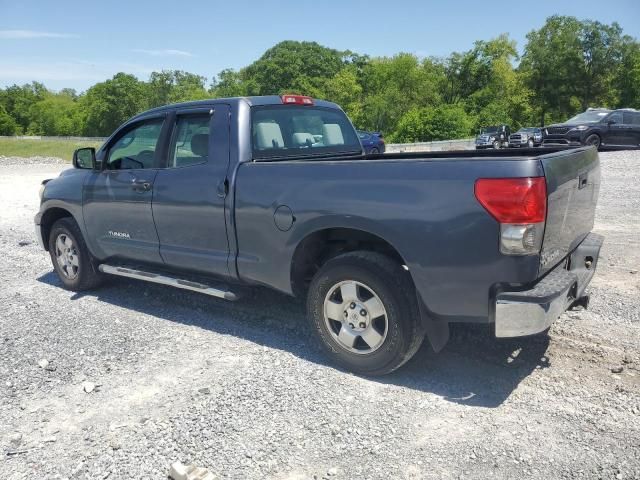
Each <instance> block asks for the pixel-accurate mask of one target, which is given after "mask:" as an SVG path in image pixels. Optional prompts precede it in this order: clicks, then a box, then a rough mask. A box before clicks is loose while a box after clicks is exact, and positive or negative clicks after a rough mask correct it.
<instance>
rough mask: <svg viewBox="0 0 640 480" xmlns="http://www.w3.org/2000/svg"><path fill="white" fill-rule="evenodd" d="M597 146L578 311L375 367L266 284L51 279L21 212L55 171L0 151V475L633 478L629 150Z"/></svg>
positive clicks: (634, 330) (638, 255) (639, 404)
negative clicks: (353, 366) (220, 295)
mask: <svg viewBox="0 0 640 480" xmlns="http://www.w3.org/2000/svg"><path fill="white" fill-rule="evenodd" d="M601 158H602V166H603V185H602V189H601V193H600V204H599V207H598V213H597V222H596V229H595V230H596V231H597V232H599V233H602V234H604V235H605V236H606V243H605V246H604V248H603V251H602V254H601V258H600V263H599V267H598V269H599V270H598V273H597V275H596V276H595V278H594V280H593V282H592V286H591V288H590V293H591V294H592V303H591V306H590V309H589V310H587V311H579V312H577V311H573V312H568V313H566V314H564V315H563V316H562V317H561V319H560V320H559V321H558V322H556V324H555V325H554V326H553V327H552V329H551V331H550V333H549V335H548V336H546V335H543V336H537V337H533V338H528V339H520V340H507V341H497V340H495V339H492V338H491V337H490V335H489V334H488V332H487V331H486V329H484V328H470V327H457V328H455V329H454V330H453V338H452V341H451V342H450V343H449V345H448V346H447V347H446V348H445V350H444V351H443V352H441V353H440V354H438V355H435V354H433V353H432V352H430V351H429V349H428V347H426V346H425V347H423V348H422V350H421V351H420V352H419V353H418V354H417V355H416V356H415V357H414V359H413V360H411V362H409V363H408V364H407V365H406V366H405V367H404V368H402V369H401V370H400V371H398V372H396V373H394V374H392V375H390V376H387V377H384V378H381V379H367V378H361V377H357V376H354V375H351V374H348V373H344V372H341V371H339V370H336V369H335V368H333V367H332V366H330V365H327V364H326V362H325V361H324V359H323V357H322V355H321V354H320V352H319V351H318V350H317V349H316V348H315V347H314V346H313V345H312V344H311V342H310V339H309V338H308V335H307V332H306V328H305V323H304V322H303V316H304V307H303V305H302V304H301V303H300V302H296V301H292V300H291V299H289V298H288V297H284V296H282V295H279V294H277V293H272V292H269V291H266V290H257V291H256V293H255V295H254V296H253V297H251V298H248V299H246V300H242V301H240V302H238V303H236V304H229V303H225V302H223V301H219V300H216V299H213V298H209V297H206V296H202V295H198V294H195V293H193V294H191V293H190V292H184V291H178V290H173V289H170V288H168V287H160V286H153V285H147V284H144V283H140V282H136V281H129V280H126V279H114V280H112V281H111V282H109V283H108V284H107V285H106V286H105V287H104V288H101V289H100V290H97V291H95V292H91V293H88V294H82V295H80V294H74V293H72V292H68V291H66V290H63V289H62V288H61V286H60V282H59V281H58V279H57V278H56V276H55V275H54V274H53V273H52V268H51V265H50V261H49V258H48V256H47V255H46V254H45V253H44V252H43V251H41V250H40V248H39V247H38V245H37V244H36V242H35V240H34V236H33V227H32V217H33V215H34V213H35V212H36V210H37V191H38V188H39V183H40V180H41V179H44V178H50V177H52V176H54V175H57V173H58V172H59V171H60V170H61V169H62V168H65V167H64V166H61V165H58V164H56V161H55V160H47V159H40V160H33V159H30V160H29V161H27V162H25V161H23V160H17V159H11V158H0V201H1V202H2V205H3V207H4V208H3V209H2V211H1V212H2V213H1V214H0V245H1V246H2V249H3V251H4V252H5V254H4V258H3V259H2V261H1V262H0V282H1V287H2V288H0V477H1V478H3V479H40V478H74V479H76V478H78V479H80V478H87V479H89V478H90V479H106V478H110V479H134V478H135V479H143V478H145V479H146V478H154V479H162V478H166V475H167V472H168V467H169V464H170V463H171V462H173V461H175V460H181V461H183V462H184V463H195V464H198V465H200V466H204V467H207V468H209V469H210V470H211V471H212V472H213V473H214V474H215V475H216V476H218V477H220V478H238V479H240V478H242V479H262V478H276V479H307V478H309V479H310V478H325V477H326V478H332V479H334V478H335V479H342V478H371V479H378V478H379V479H383V478H407V479H422V478H424V479H458V478H465V479H468V478H478V479H486V478H505V479H507V478H508V479H512V478H540V479H552V478H553V479H559V478H614V479H630V478H640V273H639V270H640V248H639V247H640V182H638V179H639V178H640V152H613V153H603V154H601ZM21 164H22V165H21ZM44 360H46V362H45V361H44ZM86 382H92V383H93V384H94V385H95V389H94V390H93V391H91V392H90V393H86V392H85V391H84V387H85V386H88V385H86ZM88 389H89V390H90V388H88Z"/></svg>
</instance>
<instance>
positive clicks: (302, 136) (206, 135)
mask: <svg viewBox="0 0 640 480" xmlns="http://www.w3.org/2000/svg"><path fill="white" fill-rule="evenodd" d="M73 165H74V167H75V168H73V169H68V170H65V171H63V172H62V173H61V174H60V176H59V177H58V178H55V179H53V180H49V181H45V182H43V186H42V189H41V204H40V211H39V213H38V214H37V215H36V217H35V224H36V232H37V236H38V238H39V240H40V241H41V243H42V246H43V248H44V249H45V250H48V251H49V253H50V255H51V260H52V262H53V267H54V269H55V271H56V272H57V274H58V275H59V277H60V279H61V281H62V283H63V285H64V286H65V287H66V288H68V289H70V290H74V291H77V290H85V289H89V288H93V287H96V286H97V285H98V284H99V283H100V281H101V280H102V279H103V278H104V276H105V275H107V274H111V275H119V276H123V277H130V278H134V279H138V280H142V281H146V282H155V283H161V284H166V285H171V286H173V287H177V288H182V289H188V290H193V291H196V292H201V293H203V294H208V295H212V296H215V297H219V298H221V299H225V300H230V301H233V300H236V299H237V298H238V297H239V292H242V291H243V290H244V289H246V288H247V286H250V285H265V286H268V287H271V288H273V289H276V290H279V291H281V292H285V293H287V294H291V295H306V299H307V308H308V318H309V324H308V325H309V327H310V328H311V329H312V330H313V331H314V332H315V334H316V336H317V338H318V339H319V341H320V343H321V345H322V346H323V347H324V349H325V350H326V352H327V354H328V355H329V357H331V358H332V359H333V360H334V361H335V362H336V363H338V364H339V365H341V366H343V367H345V368H347V369H349V370H352V371H355V372H357V373H360V374H369V375H379V374H385V373H389V372H391V371H393V370H394V369H396V368H398V367H399V366H401V365H402V364H403V363H404V362H406V361H407V360H408V359H409V358H411V356H412V355H413V354H414V353H415V352H416V351H417V349H418V348H419V346H420V344H421V343H422V340H423V338H424V337H425V336H426V337H427V338H428V340H429V342H430V343H431V345H432V347H433V348H434V349H435V350H436V351H437V350H439V349H441V348H442V347H443V346H444V345H445V343H446V342H447V339H448V335H449V324H450V323H451V322H474V323H488V324H491V325H492V328H493V329H494V331H495V335H496V337H515V336H524V335H531V334H536V333H539V332H544V331H545V330H546V329H547V328H548V327H549V326H550V325H551V323H552V322H553V321H554V320H556V319H557V318H558V316H559V315H560V314H561V313H562V312H563V311H564V310H565V309H566V308H568V307H570V306H571V305H573V304H575V303H582V304H585V306H586V300H587V299H588V297H586V296H585V293H584V292H585V288H586V287H587V284H588V283H589V281H590V280H591V277H592V276H593V273H594V270H595V268H596V263H597V260H598V254H599V251H600V246H601V244H602V237H600V236H598V235H596V234H593V233H591V229H592V228H593V222H594V213H595V207H596V201H597V197H598V190H599V185H600V168H599V160H598V154H597V151H596V149H595V148H592V147H583V148H577V149H571V150H568V149H564V150H557V149H545V148H542V149H536V150H529V149H519V150H518V151H502V150H501V151H484V152H482V151H459V152H433V153H416V154H386V155H369V156H367V155H365V153H364V151H363V148H362V146H361V144H360V141H359V139H358V135H357V134H356V131H355V129H354V128H353V126H352V125H351V123H350V122H349V120H348V118H347V117H346V115H345V114H344V112H343V111H342V110H341V109H340V108H339V107H338V106H337V105H335V104H333V103H329V102H325V101H319V100H314V99H311V98H309V97H303V96H294V95H285V96H282V97H280V96H267V97H249V98H231V99H214V100H205V101H198V102H190V103H183V104H178V105H169V106H165V107H160V108H156V109H153V110H150V111H147V112H144V113H142V114H140V115H138V116H136V117H134V118H132V119H131V120H130V121H128V122H127V123H125V124H124V125H122V127H120V128H119V129H118V130H117V131H116V132H115V133H114V134H113V135H112V136H111V137H110V138H109V139H108V140H107V141H106V142H105V144H104V145H103V146H102V147H101V148H100V149H99V150H98V151H97V152H96V151H95V150H94V149H80V150H77V151H76V152H75V153H74V159H73Z"/></svg>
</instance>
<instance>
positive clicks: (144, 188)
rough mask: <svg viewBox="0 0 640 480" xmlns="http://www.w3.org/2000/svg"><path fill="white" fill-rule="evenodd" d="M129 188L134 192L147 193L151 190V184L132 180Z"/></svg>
mask: <svg viewBox="0 0 640 480" xmlns="http://www.w3.org/2000/svg"><path fill="white" fill-rule="evenodd" d="M131 187H132V188H133V189H134V190H135V191H136V192H140V193H142V192H148V191H149V190H151V183H150V182H147V181H144V180H134V181H133V182H131Z"/></svg>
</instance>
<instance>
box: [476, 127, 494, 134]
mask: <svg viewBox="0 0 640 480" xmlns="http://www.w3.org/2000/svg"><path fill="white" fill-rule="evenodd" d="M498 129H499V127H484V128H482V129H480V133H496V132H497V131H498Z"/></svg>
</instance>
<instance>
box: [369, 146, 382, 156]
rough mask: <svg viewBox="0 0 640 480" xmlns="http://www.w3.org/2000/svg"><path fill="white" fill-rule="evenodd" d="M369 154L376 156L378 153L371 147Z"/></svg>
mask: <svg viewBox="0 0 640 480" xmlns="http://www.w3.org/2000/svg"><path fill="white" fill-rule="evenodd" d="M369 153H370V154H371V155H378V154H379V153H380V151H379V150H378V149H377V148H375V147H373V148H372V149H371V151H370V152H369Z"/></svg>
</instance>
